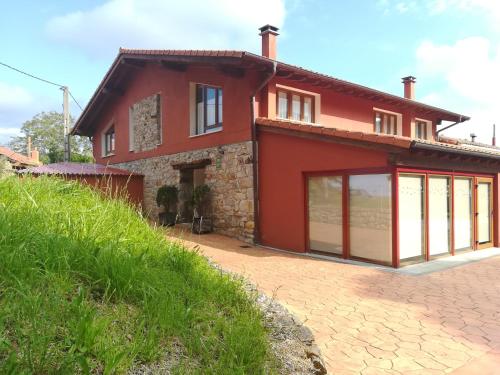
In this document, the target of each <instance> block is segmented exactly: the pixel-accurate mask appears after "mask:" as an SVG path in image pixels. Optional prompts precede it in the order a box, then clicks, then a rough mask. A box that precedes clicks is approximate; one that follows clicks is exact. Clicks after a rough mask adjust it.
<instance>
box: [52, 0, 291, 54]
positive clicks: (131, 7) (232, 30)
mask: <svg viewBox="0 0 500 375" xmlns="http://www.w3.org/2000/svg"><path fill="white" fill-rule="evenodd" d="M284 18H285V5H284V0H253V1H235V0H205V1H198V0H182V1H178V0H108V1H107V2H105V3H104V4H102V5H99V6H96V7H94V8H92V9H89V10H80V11H76V12H73V13H68V14H65V15H62V16H58V17H54V18H52V19H50V20H49V21H48V23H47V24H46V32H47V34H48V35H49V36H50V38H52V39H53V40H56V41H59V42H62V43H65V44H68V45H70V46H73V47H75V48H79V49H82V50H83V51H85V52H86V53H88V54H89V55H91V56H92V57H107V56H109V55H114V54H116V53H117V49H118V48H119V47H120V46H122V47H129V48H157V49H163V48H165V49H170V48H172V49H176V48H179V49H197V48H199V49H229V48H231V49H250V50H256V49H257V47H258V42H259V41H258V38H257V28H258V27H260V26H262V25H264V24H267V23H270V24H274V25H276V26H277V27H281V26H282V25H283V22H284Z"/></svg>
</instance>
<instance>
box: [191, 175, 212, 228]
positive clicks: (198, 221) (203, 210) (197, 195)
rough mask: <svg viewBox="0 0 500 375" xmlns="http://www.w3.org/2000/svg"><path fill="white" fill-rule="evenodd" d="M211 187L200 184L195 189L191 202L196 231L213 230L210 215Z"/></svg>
mask: <svg viewBox="0 0 500 375" xmlns="http://www.w3.org/2000/svg"><path fill="white" fill-rule="evenodd" d="M209 198H210V187H209V186H208V185H199V186H196V187H195V188H194V189H193V196H192V198H191V204H192V206H193V212H194V215H193V216H194V217H193V226H192V230H193V232H195V233H198V234H200V233H208V232H211V231H212V229H213V228H212V218H211V217H210V216H209V215H210V212H209V211H210V199H209Z"/></svg>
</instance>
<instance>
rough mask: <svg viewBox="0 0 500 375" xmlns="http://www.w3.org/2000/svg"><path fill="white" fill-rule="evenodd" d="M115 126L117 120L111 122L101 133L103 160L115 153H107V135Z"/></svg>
mask: <svg viewBox="0 0 500 375" xmlns="http://www.w3.org/2000/svg"><path fill="white" fill-rule="evenodd" d="M113 126H115V119H113V120H111V121H110V122H109V123H108V125H107V126H106V127H105V128H104V130H103V131H102V132H101V157H102V158H104V157H107V156H112V155H114V153H109V154H107V153H106V133H107V132H108V130H109V129H111V128H112V127H113ZM115 149H116V129H115Z"/></svg>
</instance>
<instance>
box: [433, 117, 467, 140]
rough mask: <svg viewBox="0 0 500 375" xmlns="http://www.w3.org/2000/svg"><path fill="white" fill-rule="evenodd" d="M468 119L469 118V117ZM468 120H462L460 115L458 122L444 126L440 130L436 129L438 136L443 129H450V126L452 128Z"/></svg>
mask: <svg viewBox="0 0 500 375" xmlns="http://www.w3.org/2000/svg"><path fill="white" fill-rule="evenodd" d="M467 120H468V119H467ZM467 120H462V115H460V117H459V119H458V121H457V122H454V123H453V124H450V125H448V126H445V127H444V128H442V129H439V130H436V136H438V135H439V133H441V132H442V131H443V130H446V129H449V128H452V127H454V126H455V125H458V124H461V123H462V122H465V121H467Z"/></svg>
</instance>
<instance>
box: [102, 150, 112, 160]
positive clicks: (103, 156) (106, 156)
mask: <svg viewBox="0 0 500 375" xmlns="http://www.w3.org/2000/svg"><path fill="white" fill-rule="evenodd" d="M110 156H115V153H114V152H113V153H111V154H106V155H102V156H101V158H103V159H104V158H109V157H110Z"/></svg>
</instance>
